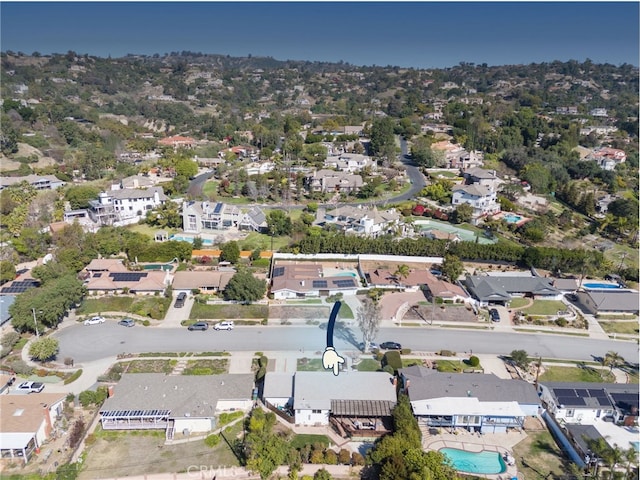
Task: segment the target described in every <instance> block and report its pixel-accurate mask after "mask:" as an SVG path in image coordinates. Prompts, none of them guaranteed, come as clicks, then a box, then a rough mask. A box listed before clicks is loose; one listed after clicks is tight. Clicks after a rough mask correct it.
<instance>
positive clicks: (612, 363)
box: [604, 350, 624, 372]
mask: <svg viewBox="0 0 640 480" xmlns="http://www.w3.org/2000/svg"><path fill="white" fill-rule="evenodd" d="M622 363H624V358H623V357H622V356H621V355H620V354H619V353H618V352H614V351H612V350H611V351H608V352H607V353H606V355H605V356H604V364H605V365H608V366H609V371H610V372H612V371H613V369H614V368H616V367H617V366H618V365H620V364H622Z"/></svg>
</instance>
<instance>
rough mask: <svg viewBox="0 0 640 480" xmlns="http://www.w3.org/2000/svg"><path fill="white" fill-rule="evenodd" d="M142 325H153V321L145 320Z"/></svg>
mask: <svg viewBox="0 0 640 480" xmlns="http://www.w3.org/2000/svg"><path fill="white" fill-rule="evenodd" d="M142 325H143V326H145V327H148V326H149V325H151V322H150V321H149V320H143V321H142Z"/></svg>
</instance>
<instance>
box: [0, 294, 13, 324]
mask: <svg viewBox="0 0 640 480" xmlns="http://www.w3.org/2000/svg"><path fill="white" fill-rule="evenodd" d="M15 300H16V297H15V296H13V295H4V294H3V295H0V325H4V324H5V323H7V322H8V321H9V320H11V314H10V313H9V307H10V306H11V305H13V302H15Z"/></svg>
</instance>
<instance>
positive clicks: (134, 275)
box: [109, 272, 147, 282]
mask: <svg viewBox="0 0 640 480" xmlns="http://www.w3.org/2000/svg"><path fill="white" fill-rule="evenodd" d="M109 276H110V277H111V278H112V279H113V281H114V282H139V281H140V279H141V278H144V277H146V276H147V274H146V273H142V272H115V273H110V274H109Z"/></svg>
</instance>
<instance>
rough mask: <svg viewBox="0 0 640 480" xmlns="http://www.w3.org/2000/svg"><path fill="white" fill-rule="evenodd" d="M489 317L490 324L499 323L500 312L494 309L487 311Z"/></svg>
mask: <svg viewBox="0 0 640 480" xmlns="http://www.w3.org/2000/svg"><path fill="white" fill-rule="evenodd" d="M489 317H491V321H492V322H499V321H500V312H499V311H498V310H497V309H495V308H492V309H490V310H489Z"/></svg>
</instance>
